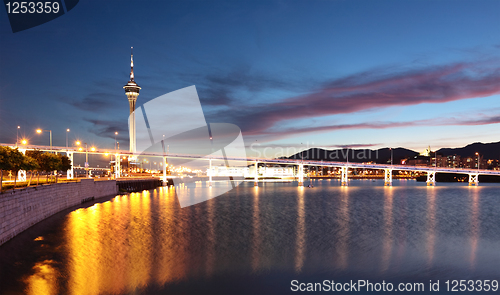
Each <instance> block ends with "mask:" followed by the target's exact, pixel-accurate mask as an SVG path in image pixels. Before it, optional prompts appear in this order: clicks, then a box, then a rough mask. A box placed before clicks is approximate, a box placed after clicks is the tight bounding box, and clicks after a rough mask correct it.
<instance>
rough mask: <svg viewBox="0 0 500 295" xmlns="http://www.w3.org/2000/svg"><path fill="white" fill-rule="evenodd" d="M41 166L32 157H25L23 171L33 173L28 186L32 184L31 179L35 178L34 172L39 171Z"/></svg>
mask: <svg viewBox="0 0 500 295" xmlns="http://www.w3.org/2000/svg"><path fill="white" fill-rule="evenodd" d="M39 167H40V166H39V165H38V162H37V160H35V159H34V158H32V157H30V156H24V163H23V169H24V170H26V171H31V173H30V180H29V181H28V186H30V184H31V179H32V178H33V171H35V170H37V169H38V168H39Z"/></svg>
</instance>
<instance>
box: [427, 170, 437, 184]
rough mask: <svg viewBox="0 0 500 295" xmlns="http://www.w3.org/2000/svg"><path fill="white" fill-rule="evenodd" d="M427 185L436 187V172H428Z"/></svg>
mask: <svg viewBox="0 0 500 295" xmlns="http://www.w3.org/2000/svg"><path fill="white" fill-rule="evenodd" d="M427 185H429V186H431V185H433V186H435V185H436V172H435V171H434V172H433V171H428V172H427Z"/></svg>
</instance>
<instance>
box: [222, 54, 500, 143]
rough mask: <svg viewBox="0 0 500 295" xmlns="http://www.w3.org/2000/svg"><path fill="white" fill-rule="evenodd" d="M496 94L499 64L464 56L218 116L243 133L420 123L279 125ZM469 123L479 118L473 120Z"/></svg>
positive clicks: (370, 74)
mask: <svg viewBox="0 0 500 295" xmlns="http://www.w3.org/2000/svg"><path fill="white" fill-rule="evenodd" d="M497 64H498V63H497ZM495 94H500V70H499V68H498V67H493V66H491V63H465V62H464V63H456V64H451V65H447V66H440V67H430V68H425V69H420V70H407V71H402V72H396V73H395V72H392V73H391V72H387V71H385V72H384V71H381V70H380V69H378V70H372V71H367V72H363V73H359V74H356V75H351V76H348V77H345V78H342V79H337V80H333V81H329V82H326V83H323V86H322V87H320V88H319V89H318V90H317V91H314V92H311V93H309V94H307V95H301V96H297V97H291V98H288V99H285V100H282V101H279V102H272V103H268V104H261V105H259V106H241V108H239V109H238V111H237V112H235V111H234V110H221V111H218V112H216V114H215V116H216V117H217V118H220V119H224V122H232V123H235V124H237V125H238V126H240V127H241V129H242V130H243V132H244V134H245V135H250V136H254V135H255V136H256V135H260V134H281V133H283V132H285V133H290V132H297V133H301V132H309V131H312V132H318V131H328V130H338V129H353V128H389V127H403V126H412V125H416V124H420V123H415V122H401V123H392V122H390V123H362V124H353V125H335V126H322V127H312V128H300V129H286V130H283V129H282V128H281V127H280V125H281V124H282V123H283V122H285V121H288V120H293V119H303V118H314V117H320V116H328V115H337V114H349V113H355V112H360V111H366V110H372V109H380V108H386V107H391V106H409V105H416V104H422V103H445V102H450V101H456V100H462V99H468V98H478V97H487V96H491V95H495ZM485 123H487V122H485ZM398 124H399V126H398ZM461 124H465V122H462V123H461ZM470 124H481V123H480V122H476V123H474V122H473V121H471V122H470ZM489 124H491V123H489Z"/></svg>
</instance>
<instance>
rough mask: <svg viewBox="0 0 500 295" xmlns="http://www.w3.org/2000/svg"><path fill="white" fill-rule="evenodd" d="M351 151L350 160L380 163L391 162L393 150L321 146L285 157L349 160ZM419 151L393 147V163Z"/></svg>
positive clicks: (314, 159) (315, 159)
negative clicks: (327, 147)
mask: <svg viewBox="0 0 500 295" xmlns="http://www.w3.org/2000/svg"><path fill="white" fill-rule="evenodd" d="M348 153H349V162H357V163H361V162H375V163H379V164H384V163H390V162H391V150H390V149H389V148H383V149H378V150H369V149H336V150H325V149H320V148H311V149H309V150H306V151H302V152H300V153H297V154H294V155H292V156H290V157H285V159H304V160H313V161H321V160H323V161H339V162H345V161H347V154H348ZM418 154H419V153H417V152H415V151H412V150H409V149H405V148H396V149H393V163H394V164H399V163H400V162H401V159H405V158H409V157H413V156H416V155H418Z"/></svg>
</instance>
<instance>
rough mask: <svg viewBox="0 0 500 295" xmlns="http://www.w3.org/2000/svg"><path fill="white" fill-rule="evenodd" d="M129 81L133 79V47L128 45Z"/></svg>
mask: <svg viewBox="0 0 500 295" xmlns="http://www.w3.org/2000/svg"><path fill="white" fill-rule="evenodd" d="M130 81H134V47H130Z"/></svg>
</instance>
